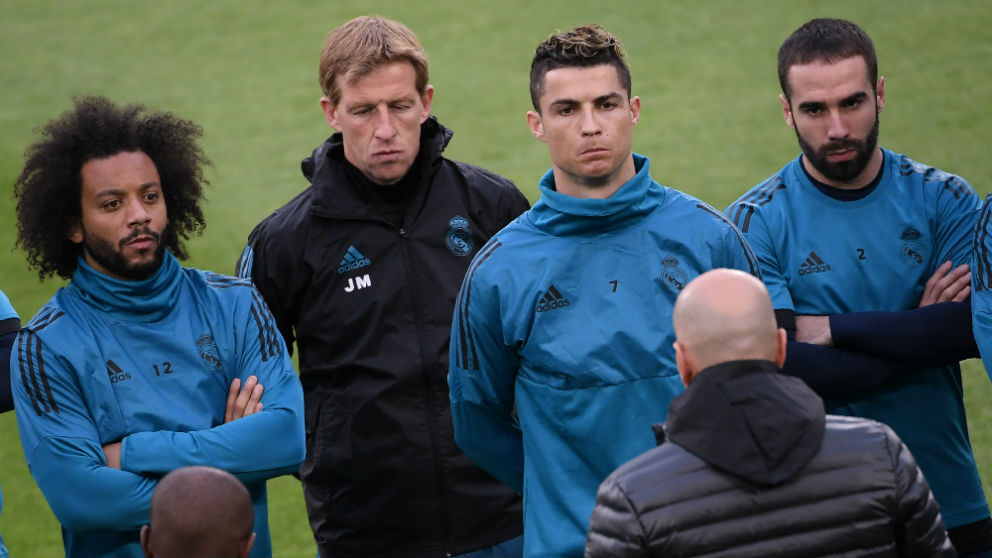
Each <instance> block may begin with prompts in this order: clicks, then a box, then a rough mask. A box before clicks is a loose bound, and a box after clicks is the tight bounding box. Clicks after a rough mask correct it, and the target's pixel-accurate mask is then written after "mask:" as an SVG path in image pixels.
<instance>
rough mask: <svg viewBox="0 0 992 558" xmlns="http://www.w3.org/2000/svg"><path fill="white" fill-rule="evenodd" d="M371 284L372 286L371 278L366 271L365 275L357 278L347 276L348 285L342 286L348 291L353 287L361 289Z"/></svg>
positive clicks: (352, 289) (353, 288)
mask: <svg viewBox="0 0 992 558" xmlns="http://www.w3.org/2000/svg"><path fill="white" fill-rule="evenodd" d="M371 286H372V278H371V277H369V274H368V273H366V274H365V275H363V276H361V277H359V278H358V279H357V280H356V279H355V278H354V277H349V278H348V286H347V287H345V288H344V292H346V293H350V292H351V291H354V290H355V289H359V290H361V289H364V288H366V287H371Z"/></svg>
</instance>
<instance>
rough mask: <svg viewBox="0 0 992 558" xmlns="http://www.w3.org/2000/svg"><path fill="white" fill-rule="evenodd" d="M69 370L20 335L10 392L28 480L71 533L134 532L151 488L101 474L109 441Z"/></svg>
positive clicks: (134, 478) (121, 474) (34, 338)
mask: <svg viewBox="0 0 992 558" xmlns="http://www.w3.org/2000/svg"><path fill="white" fill-rule="evenodd" d="M72 367H73V365H72V363H69V362H66V361H65V360H64V359H63V358H62V357H60V356H58V355H54V354H52V353H51V352H50V351H49V350H48V349H47V347H46V346H45V345H44V344H43V343H42V342H41V338H40V337H39V336H38V335H36V334H35V332H34V331H32V330H31V329H28V328H27V327H25V328H24V329H22V330H21V332H20V334H19V335H18V338H17V341H16V344H15V347H14V350H13V352H12V353H11V370H12V371H13V374H12V375H11V388H12V390H13V392H14V404H15V406H16V408H17V426H18V430H19V432H20V435H21V445H22V447H23V449H24V455H25V457H26V458H27V462H28V468H29V469H30V470H31V476H32V477H34V479H35V482H36V483H37V484H38V488H40V489H41V492H42V494H44V495H45V499H46V500H48V505H49V506H50V507H51V509H52V512H53V513H54V514H55V517H56V518H57V519H58V520H59V522H60V523H62V525H63V527H65V528H66V529H68V530H70V531H76V532H80V531H91V530H104V529H110V530H131V529H139V528H141V526H142V525H144V524H146V523H148V508H149V505H150V503H151V496H152V491H153V490H154V489H155V484H156V482H157V481H155V480H154V479H152V478H150V477H148V476H143V475H138V474H134V473H130V472H127V471H120V470H117V469H112V468H110V467H107V461H106V458H105V456H104V453H103V443H104V442H107V443H109V442H111V441H112V440H105V441H101V440H100V436H99V433H98V430H97V427H96V425H95V424H93V421H92V419H91V418H90V412H89V409H88V408H87V406H86V403H85V398H84V394H83V393H82V392H81V389H80V386H79V384H78V383H77V381H76V379H75V375H74V374H73V372H72ZM66 487H72V490H66Z"/></svg>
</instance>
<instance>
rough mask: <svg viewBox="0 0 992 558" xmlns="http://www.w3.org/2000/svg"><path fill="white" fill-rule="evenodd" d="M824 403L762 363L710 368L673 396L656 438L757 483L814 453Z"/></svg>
mask: <svg viewBox="0 0 992 558" xmlns="http://www.w3.org/2000/svg"><path fill="white" fill-rule="evenodd" d="M825 422H826V418H825V413H824V410H823V400H822V399H820V397H819V396H818V395H816V393H814V392H813V390H811V389H810V388H809V387H808V386H807V385H806V384H805V383H804V382H803V381H802V380H800V379H799V378H795V377H792V376H785V375H783V374H781V371H780V369H779V367H778V366H776V365H775V363H773V362H771V361H767V360H741V361H733V362H726V363H721V364H718V365H716V366H711V367H710V368H707V369H705V370H703V371H702V372H700V373H699V374H697V375H696V376H695V377H694V378H693V380H692V382H691V383H690V384H689V387H688V388H686V390H685V392H683V393H682V394H681V395H680V396H678V397H676V398H675V399H674V400H672V403H671V405H670V406H669V408H668V421H667V422H666V423H665V424H664V425H655V426H654V429H655V434H656V436H658V438H659V443H661V442H663V441H664V439H665V438H666V437H667V439H668V440H670V441H672V442H674V443H676V444H678V445H680V446H682V447H683V448H685V449H686V450H688V451H689V452H690V453H692V454H693V455H695V456H697V457H699V458H700V459H702V460H703V461H705V462H707V463H708V464H710V465H711V466H713V467H715V468H717V469H721V470H723V471H726V472H728V473H731V474H733V475H736V476H739V477H743V478H744V479H746V480H748V481H750V482H752V483H756V484H761V485H766V486H769V485H776V484H780V483H782V482H784V481H786V480H788V479H790V478H791V477H792V476H793V475H795V474H796V473H797V472H799V470H800V469H802V468H803V467H804V466H805V465H806V463H808V462H809V460H810V459H812V458H813V456H814V455H816V453H817V452H818V451H819V449H820V444H821V442H822V441H823V431H824V425H825Z"/></svg>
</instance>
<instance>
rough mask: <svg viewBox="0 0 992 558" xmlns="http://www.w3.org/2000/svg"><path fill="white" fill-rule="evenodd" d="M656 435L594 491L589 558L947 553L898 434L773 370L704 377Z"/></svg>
mask: <svg viewBox="0 0 992 558" xmlns="http://www.w3.org/2000/svg"><path fill="white" fill-rule="evenodd" d="M656 433H657V434H658V437H659V438H660V440H659V441H660V442H661V445H660V446H659V447H657V448H655V449H653V450H651V451H648V452H646V453H644V454H642V455H641V456H639V457H637V458H635V459H633V460H631V461H630V462H628V463H626V464H625V465H623V466H622V467H620V468H619V469H617V470H616V471H615V472H614V473H613V474H611V475H610V476H609V477H608V478H607V479H606V480H605V481H603V484H602V485H601V486H600V488H599V493H598V496H597V503H596V508H595V510H594V511H593V514H592V519H591V521H590V525H589V535H588V539H587V544H586V556H589V557H598V556H665V557H675V556H762V557H772V556H914V557H916V556H954V549H953V547H952V546H951V544H950V542H948V539H947V534H946V532H945V530H944V525H943V522H942V521H941V518H940V513H939V510H938V507H937V503H936V501H935V500H934V499H933V495H932V494H931V493H930V488H929V486H928V485H927V482H926V480H925V479H924V478H923V474H922V473H921V472H920V470H919V468H918V467H917V466H916V462H915V461H914V460H913V456H912V455H910V453H909V450H908V449H906V446H905V445H903V443H902V442H901V441H900V440H899V438H898V437H897V436H896V435H895V433H893V432H892V430H891V429H890V428H889V427H888V426H885V425H884V424H881V423H878V422H873V421H869V420H865V419H858V418H847V417H836V416H825V415H824V412H823V403H822V401H821V400H820V398H819V397H818V396H817V395H816V394H815V393H813V392H812V391H811V390H810V389H809V388H808V387H807V386H806V385H805V384H804V383H803V382H802V381H801V380H799V379H797V378H793V377H788V376H783V375H781V374H779V370H778V367H776V366H775V365H774V364H773V363H772V362H770V361H756V360H754V361H736V362H730V363H724V364H720V365H717V366H713V367H711V368H708V369H706V370H704V371H702V373H700V374H699V375H697V376H696V377H695V378H694V379H693V381H692V382H691V384H690V386H689V388H688V389H686V391H685V392H684V393H683V394H682V395H680V396H679V397H678V398H676V399H675V400H673V401H672V404H671V406H670V407H669V412H668V421H667V422H666V423H665V425H664V427H656ZM666 435H667V438H668V442H667V443H666V442H664V438H665V437H666Z"/></svg>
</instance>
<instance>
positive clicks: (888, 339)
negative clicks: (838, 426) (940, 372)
mask: <svg viewBox="0 0 992 558" xmlns="http://www.w3.org/2000/svg"><path fill="white" fill-rule="evenodd" d="M970 277H971V274H970V272H969V268H968V266H967V265H960V266H957V267H954V268H952V264H951V262H945V263H944V264H943V265H941V266H940V267H939V268H937V270H936V271H935V272H934V274H933V275H932V276H931V277H930V279H929V280H928V281H927V283H926V285H925V288H924V292H923V295H922V297H921V299H920V302H919V305H918V307H917V308H914V309H911V310H904V311H899V312H852V313H847V314H835V315H831V316H795V327H794V328H793V329H794V332H792V331H790V332H789V335H790V342H789V346H788V349H787V358H786V364H785V366H784V367H783V371H784V372H785V373H787V374H790V375H794V376H798V377H800V378H802V379H803V380H805V381H806V382H807V383H808V384H809V385H810V386H811V387H812V388H813V389H814V390H816V391H817V392H818V393H820V395H822V396H827V397H832V396H844V395H850V394H854V393H858V392H862V391H867V390H870V389H875V388H877V387H880V386H881V385H884V384H886V383H888V382H890V381H892V380H895V379H898V378H900V377H902V376H904V375H906V374H909V373H911V372H914V371H917V370H919V369H920V368H924V367H931V366H942V365H948V364H953V363H956V362H959V361H961V360H963V359H966V358H972V357H975V356H978V348H977V346H976V344H975V339H974V336H973V335H972V333H971V306H970V304H969V303H968V302H966V301H967V299H968V297H969V295H970V294H971V288H970ZM783 327H786V329H787V330H788V329H790V328H789V327H788V325H784V324H783Z"/></svg>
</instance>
